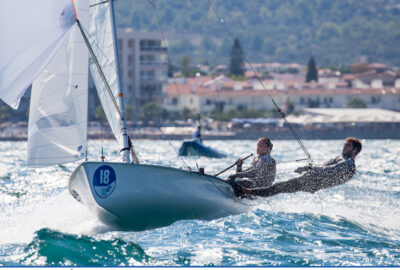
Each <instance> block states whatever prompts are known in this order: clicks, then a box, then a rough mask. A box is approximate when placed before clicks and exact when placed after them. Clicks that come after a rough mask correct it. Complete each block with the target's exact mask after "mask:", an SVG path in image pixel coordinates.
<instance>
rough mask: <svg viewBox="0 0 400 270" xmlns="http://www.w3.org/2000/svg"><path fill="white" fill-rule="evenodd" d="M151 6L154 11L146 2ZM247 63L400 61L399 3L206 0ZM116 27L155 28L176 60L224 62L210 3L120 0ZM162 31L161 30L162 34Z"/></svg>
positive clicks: (225, 48) (220, 30)
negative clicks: (361, 58)
mask: <svg viewBox="0 0 400 270" xmlns="http://www.w3.org/2000/svg"><path fill="white" fill-rule="evenodd" d="M153 2H154V3H156V8H157V11H156V9H155V8H154V5H152V3H153ZM210 2H211V3H212V4H213V6H214V7H215V9H216V10H217V11H218V12H219V14H220V16H221V17H222V18H223V19H224V23H225V25H226V26H228V27H229V29H230V31H231V34H232V35H233V36H235V37H238V38H239V40H240V41H241V42H242V46H243V49H244V51H245V52H246V53H247V56H248V58H249V60H251V61H253V62H256V61H257V62H264V61H278V62H286V63H287V62H298V63H306V62H307V60H308V58H309V56H310V55H314V56H315V57H316V58H317V59H318V61H319V64H320V65H323V66H327V65H335V66H341V65H348V64H350V63H353V62H355V61H357V59H358V57H359V56H361V55H363V56H367V57H369V58H370V59H371V61H378V62H384V63H386V64H391V65H400V57H398V55H399V53H400V46H399V45H400V20H399V19H398V18H399V16H400V10H399V8H398V6H399V3H400V1H399V0H379V1H377V0H363V1H353V0H341V1H331V0H268V1H265V0H252V1H242V0H230V1H223V0H214V1H212V0H211V1H210ZM116 9H117V24H118V26H119V27H133V28H135V29H136V30H140V31H154V32H159V28H158V23H157V14H158V18H159V19H160V24H161V26H162V28H163V31H164V33H165V35H166V37H167V39H168V41H169V51H170V53H171V59H172V60H173V61H174V62H175V64H177V63H178V62H179V59H181V58H182V57H183V56H186V55H190V56H191V58H192V61H193V62H194V63H208V64H228V63H229V51H230V47H231V44H232V40H231V39H230V37H229V36H228V35H227V33H226V32H225V29H224V27H223V25H222V24H221V23H220V21H219V19H218V17H217V16H216V15H215V14H214V12H213V9H212V8H210V6H209V1H197V0H159V1H147V0H135V1H128V0H120V1H117V2H116ZM160 36H161V34H160Z"/></svg>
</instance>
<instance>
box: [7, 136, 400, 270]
mask: <svg viewBox="0 0 400 270" xmlns="http://www.w3.org/2000/svg"><path fill="white" fill-rule="evenodd" d="M273 143H274V148H273V151H272V156H273V157H274V158H275V159H276V160H277V163H278V165H277V180H276V181H284V180H287V179H289V178H291V177H294V176H295V175H296V174H295V173H294V172H293V170H294V169H295V168H296V167H297V166H301V165H305V164H306V163H304V162H303V163H302V162H295V161H294V160H296V159H302V158H305V154H304V153H303V151H302V150H301V148H300V147H299V146H298V144H297V142H296V141H274V142H273ZM362 143H363V150H362V152H361V154H360V155H359V156H358V157H357V159H356V166H357V173H356V175H355V176H354V177H353V179H352V180H351V181H350V182H348V183H346V184H345V185H343V186H340V187H335V188H331V189H327V190H322V191H319V192H317V193H315V194H309V193H303V192H298V193H295V194H280V195H277V196H274V197H271V198H268V199H266V198H263V199H258V200H256V201H254V206H253V207H252V208H251V209H250V211H249V212H248V213H245V214H241V215H236V216H228V217H224V218H220V219H216V220H212V221H201V220H184V221H178V222H175V223H174V224H172V225H170V226H168V227H163V228H159V229H154V230H147V231H141V232H129V231H116V230H115V229H112V228H109V227H108V226H107V225H104V224H102V223H101V222H100V221H99V220H98V219H97V217H96V216H94V215H93V214H92V213H90V212H89V211H88V209H87V208H86V207H84V206H83V205H81V204H80V203H78V202H77V201H75V199H74V198H73V197H72V196H71V195H70V194H69V192H68V189H67V183H68V177H69V174H70V173H69V172H67V171H66V170H65V169H62V168H60V167H58V166H52V167H47V168H36V169H33V168H28V167H27V163H26V148H27V145H26V142H0V157H1V163H0V205H1V208H0V209H1V211H0V265H2V266H400V141H398V140H364V141H363V142H362ZM134 144H135V146H136V150H137V152H138V156H139V158H140V160H141V162H142V163H149V164H161V165H165V166H172V167H177V168H180V167H182V168H187V166H190V167H191V168H193V169H197V168H198V167H204V168H205V172H206V173H210V174H214V173H217V172H219V171H220V170H222V169H224V168H225V167H227V166H229V165H230V164H232V163H233V162H235V160H236V159H237V158H239V157H243V156H246V155H248V154H249V153H252V152H253V153H254V152H255V148H256V141H206V142H205V144H206V145H208V146H211V147H213V148H215V149H217V150H221V151H224V152H225V153H226V154H228V156H227V157H226V158H223V159H209V158H203V157H202V158H195V157H189V158H184V162H183V161H182V160H181V159H180V158H178V157H177V155H176V152H175V150H176V149H177V148H179V146H180V142H179V141H170V142H168V141H150V140H138V141H135V142H134ZM304 144H305V146H306V147H307V149H308V151H309V152H310V154H311V157H312V159H313V162H315V163H320V162H323V161H324V160H327V159H328V158H331V157H335V156H336V155H338V154H340V152H341V148H342V146H343V141H342V140H330V141H319V140H310V141H304ZM88 146H89V154H88V159H89V160H99V158H100V156H101V149H102V148H103V149H104V153H105V155H106V160H108V161H115V160H118V146H117V144H116V143H115V142H114V141H101V140H98V141H89V143H88ZM249 163H250V160H248V161H246V162H245V165H244V167H246V166H248V165H249ZM78 164H79V163H78V162H77V163H74V164H67V165H66V166H67V168H68V169H70V170H73V169H74V168H75V167H76V166H77V165H78ZM233 172H234V170H233V169H232V170H230V171H228V172H226V173H224V174H222V175H221V176H222V177H227V176H228V175H229V174H230V173H233Z"/></svg>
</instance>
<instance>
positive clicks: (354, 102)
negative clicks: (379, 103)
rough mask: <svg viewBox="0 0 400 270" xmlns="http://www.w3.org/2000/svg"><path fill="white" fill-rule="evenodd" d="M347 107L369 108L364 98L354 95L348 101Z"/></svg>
mask: <svg viewBox="0 0 400 270" xmlns="http://www.w3.org/2000/svg"><path fill="white" fill-rule="evenodd" d="M346 108H356V109H357V108H367V104H366V103H365V102H364V100H362V99H360V98H358V97H353V98H351V99H349V100H348V101H347V102H346Z"/></svg>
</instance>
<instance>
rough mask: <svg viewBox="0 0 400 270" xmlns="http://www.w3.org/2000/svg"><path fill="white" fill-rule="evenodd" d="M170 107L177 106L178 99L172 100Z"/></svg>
mask: <svg viewBox="0 0 400 270" xmlns="http://www.w3.org/2000/svg"><path fill="white" fill-rule="evenodd" d="M172 105H175V106H176V105H178V99H177V98H176V97H174V98H172Z"/></svg>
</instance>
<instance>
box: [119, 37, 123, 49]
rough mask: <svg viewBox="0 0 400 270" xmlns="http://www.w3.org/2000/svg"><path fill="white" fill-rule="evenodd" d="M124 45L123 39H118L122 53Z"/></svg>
mask: <svg viewBox="0 0 400 270" xmlns="http://www.w3.org/2000/svg"><path fill="white" fill-rule="evenodd" d="M122 44H123V40H122V39H120V38H119V39H118V50H120V51H122V47H123V46H122Z"/></svg>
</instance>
